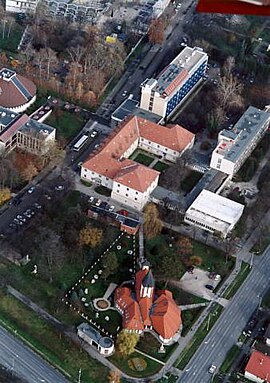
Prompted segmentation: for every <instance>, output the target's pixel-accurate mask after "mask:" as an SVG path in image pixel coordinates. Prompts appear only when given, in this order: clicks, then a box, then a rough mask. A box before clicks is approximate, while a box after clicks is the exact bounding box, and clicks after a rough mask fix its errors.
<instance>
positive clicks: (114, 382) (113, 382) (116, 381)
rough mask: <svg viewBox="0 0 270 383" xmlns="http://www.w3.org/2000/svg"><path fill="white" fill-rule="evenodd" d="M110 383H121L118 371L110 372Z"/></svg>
mask: <svg viewBox="0 0 270 383" xmlns="http://www.w3.org/2000/svg"><path fill="white" fill-rule="evenodd" d="M108 383H121V377H120V374H119V372H118V371H113V370H111V371H110V372H109V375H108Z"/></svg>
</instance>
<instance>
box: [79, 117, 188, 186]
mask: <svg viewBox="0 0 270 383" xmlns="http://www.w3.org/2000/svg"><path fill="white" fill-rule="evenodd" d="M139 138H144V139H145V140H148V141H152V142H154V143H157V144H159V145H162V146H164V147H167V148H169V149H172V150H174V151H176V152H179V153H180V152H182V151H183V150H184V149H185V148H186V147H187V145H188V144H190V143H191V141H192V140H193V138H194V134H193V133H191V132H189V131H188V130H186V129H184V128H182V127H181V126H179V125H174V126H172V127H164V126H161V125H157V124H155V123H153V122H151V121H148V120H145V119H143V118H140V117H137V116H133V117H131V118H130V119H129V120H128V121H127V122H125V123H124V124H123V125H122V126H121V127H120V128H118V129H117V130H116V131H114V132H113V134H112V135H111V136H110V137H109V138H108V139H107V140H106V141H104V143H103V145H102V146H101V147H100V149H99V151H98V153H97V154H95V155H92V156H90V158H89V159H88V160H87V161H86V162H85V163H84V164H83V167H84V168H86V169H89V170H90V171H94V172H96V173H98V174H101V175H103V176H105V177H108V178H110V179H112V180H115V181H116V182H119V183H122V184H123V185H125V186H128V187H130V188H131V189H135V190H138V191H140V192H145V191H146V190H147V189H148V188H149V186H151V184H152V183H153V182H154V181H155V180H156V178H157V177H158V176H159V172H157V171H156V170H154V169H151V168H148V167H147V166H144V165H141V164H138V163H137V162H135V161H132V160H129V159H126V158H123V157H124V156H125V153H126V152H127V150H128V149H129V148H130V147H131V145H134V144H135V142H136V141H137V142H139ZM135 145H136V144H135Z"/></svg>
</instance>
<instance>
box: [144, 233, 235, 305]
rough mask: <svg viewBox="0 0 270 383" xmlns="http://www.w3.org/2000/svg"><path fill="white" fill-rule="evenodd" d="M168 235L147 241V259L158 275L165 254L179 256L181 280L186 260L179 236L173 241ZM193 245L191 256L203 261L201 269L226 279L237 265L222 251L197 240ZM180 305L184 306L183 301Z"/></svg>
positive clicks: (161, 235) (174, 237)
mask: <svg viewBox="0 0 270 383" xmlns="http://www.w3.org/2000/svg"><path fill="white" fill-rule="evenodd" d="M165 233H166V234H165ZM167 233H168V231H165V232H164V234H160V235H158V236H156V237H155V238H153V239H150V240H147V239H146V240H145V254H146V257H147V259H148V260H149V261H150V262H151V264H152V267H153V272H154V274H156V271H157V272H158V270H159V264H160V260H161V259H162V257H163V256H164V254H169V253H172V254H174V255H175V254H179V256H178V262H179V264H182V273H181V275H180V274H179V279H180V278H181V276H182V275H183V274H184V273H185V271H186V269H187V267H186V264H185V261H186V260H185V257H184V256H182V255H181V251H180V250H179V248H178V247H177V245H176V241H177V239H178V236H177V235H175V234H174V236H173V239H172V237H171V236H170V235H169V234H167ZM191 243H192V245H193V252H192V254H191V256H192V255H196V256H199V257H201V259H202V264H201V265H200V268H202V269H204V270H207V271H215V272H217V273H218V274H220V275H221V276H222V277H225V276H226V275H228V274H229V273H230V272H231V270H232V269H233V267H234V263H235V260H234V259H233V258H231V257H228V259H227V262H226V254H225V253H224V252H222V251H221V250H217V249H215V248H212V247H210V246H207V245H206V244H203V243H200V242H197V241H195V240H191ZM157 277H159V275H157ZM160 277H161V276H160ZM180 303H181V304H182V301H181V302H180ZM180 303H179V304H180Z"/></svg>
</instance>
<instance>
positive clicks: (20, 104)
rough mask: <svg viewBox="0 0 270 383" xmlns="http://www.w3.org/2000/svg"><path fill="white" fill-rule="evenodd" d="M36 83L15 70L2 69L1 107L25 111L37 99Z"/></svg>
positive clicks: (0, 76) (19, 111)
mask: <svg viewBox="0 0 270 383" xmlns="http://www.w3.org/2000/svg"><path fill="white" fill-rule="evenodd" d="M36 91H37V88H36V85H35V84H34V83H33V82H32V81H31V80H29V79H27V78H26V77H23V76H21V75H19V74H17V73H16V72H15V71H14V70H11V69H7V68H3V69H1V70H0V107H1V106H2V107H3V108H7V109H10V110H13V111H14V112H17V113H21V112H24V111H25V110H26V109H27V108H28V107H29V106H30V105H31V104H33V103H34V102H35V100H36Z"/></svg>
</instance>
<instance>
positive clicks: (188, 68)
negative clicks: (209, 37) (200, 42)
mask: <svg viewBox="0 0 270 383" xmlns="http://www.w3.org/2000/svg"><path fill="white" fill-rule="evenodd" d="M207 61H208V56H207V53H205V52H203V50H202V49H201V48H196V47H195V48H190V47H186V48H185V49H183V51H182V52H180V53H179V55H178V56H177V57H176V58H175V59H174V60H173V61H172V62H171V63H170V64H169V65H168V66H167V67H166V68H165V69H164V70H163V71H162V72H161V73H160V75H159V76H158V77H157V78H156V79H155V78H151V79H146V80H145V81H144V82H143V83H142V86H141V100H140V108H142V109H144V110H147V111H149V112H153V113H155V114H157V115H159V116H161V117H163V118H167V117H169V116H170V115H171V114H173V112H174V111H175V109H176V108H177V107H178V106H179V105H180V104H181V103H182V102H183V101H184V100H185V99H186V97H187V96H188V95H189V94H190V92H191V91H192V90H193V89H194V87H195V86H196V85H197V84H198V82H199V81H200V80H201V79H202V78H203V76H204V74H205V71H206V67H207Z"/></svg>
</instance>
